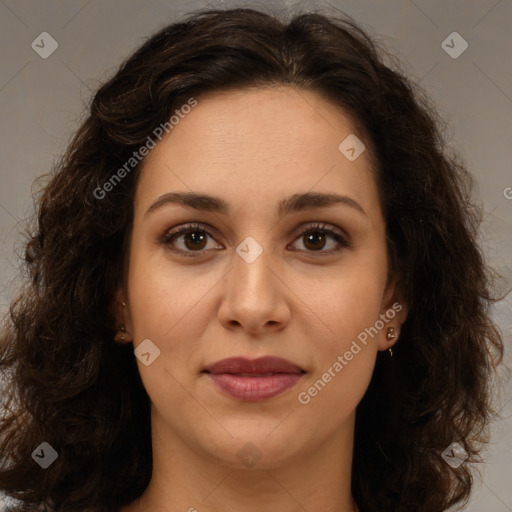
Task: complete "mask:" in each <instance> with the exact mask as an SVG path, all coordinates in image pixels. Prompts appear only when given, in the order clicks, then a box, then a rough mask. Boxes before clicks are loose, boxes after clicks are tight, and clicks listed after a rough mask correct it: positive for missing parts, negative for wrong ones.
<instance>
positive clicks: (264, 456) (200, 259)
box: [124, 87, 405, 469]
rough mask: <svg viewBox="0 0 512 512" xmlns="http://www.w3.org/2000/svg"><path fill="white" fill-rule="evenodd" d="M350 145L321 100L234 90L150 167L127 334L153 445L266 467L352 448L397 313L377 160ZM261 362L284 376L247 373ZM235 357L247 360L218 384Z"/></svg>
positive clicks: (139, 206)
mask: <svg viewBox="0 0 512 512" xmlns="http://www.w3.org/2000/svg"><path fill="white" fill-rule="evenodd" d="M351 134H354V128H353V127H352V126H351V124H350V123H349V121H348V120H347V118H346V117H344V115H343V112H342V111H340V110H339V109H338V108H337V107H335V106H334V105H332V104H331V103H329V102H327V101H325V100H324V99H322V98H321V97H320V96H318V95H316V94H315V93H312V92H308V91H303V90H295V89H292V88H289V87H279V88H273V89H271V88H268V89H259V90H252V91H238V92H229V93H224V94H216V95H210V96H208V97H206V98H204V99H199V100H198V103H197V106H195V107H194V108H192V109H191V111H190V113H188V114H187V115H186V116H183V118H182V119H180V121H179V124H177V125H176V126H174V128H173V129H172V131H171V132H170V133H169V135H167V137H166V138H164V139H163V140H162V142H160V143H159V144H158V145H157V146H156V148H155V149H153V150H152V151H151V152H150V154H149V155H148V156H147V157H146V159H145V161H144V165H143V169H142V171H141V175H140V179H139V182H138V186H137V191H136V195H135V200H134V224H133V232H132V237H131V246H130V253H129V270H128V285H127V296H126V301H127V303H128V307H127V308H126V309H125V313H124V322H125V324H126V326H127V332H128V338H129V339H128V341H131V340H133V343H134V348H136V349H137V347H139V346H140V348H139V349H138V350H137V354H138V360H137V364H138V368H139V371H140V375H141V378H142V381H143V383H144V386H145V388H146V390H147V393H148V395H149V397H150V399H151V402H152V427H153V436H158V439H160V442H161V443H163V442H164V441H162V440H163V439H165V440H166V441H165V442H167V443H168V446H177V445H180V446H186V447H187V449H188V450H190V452H193V453H195V454H196V455H197V454H199V455H201V456H203V457H207V458H210V457H211V458H214V459H216V460H221V461H223V462H224V463H227V464H229V465H231V466H233V467H244V465H245V466H246V467H247V466H248V465H249V463H248V460H253V461H256V462H257V464H258V467H260V468H267V469H268V468H272V467H276V466H277V465H279V464H288V463H290V464H292V463H295V462H296V461H299V460H300V459H301V457H304V456H307V455H311V454H312V453H315V452H318V450H319V449H320V447H332V446H333V443H340V442H342V440H343V439H346V436H347V433H349V432H351V429H352V428H353V420H354V417H355V408H356V406H357V404H358V403H359V401H360V400H361V398H362V397H363V395H364V393H365V391H366V389H367V387H368V384H369V381H370V378H371V375H372V372H373V368H374V363H375V359H376V354H377V350H384V349H387V348H388V347H389V346H391V344H392V342H389V341H387V339H386V329H387V327H389V326H394V327H395V329H396V330H398V328H399V326H400V324H401V323H402V322H403V315H404V312H405V308H404V309H403V310H402V313H398V308H397V307H396V300H397V297H396V296H394V295H393V291H394V290H393V287H392V286H390V287H388V288H386V278H387V271H388V261H387V253H386V241H385V222H384V219H383V216H382V212H381V208H380V204H379V198H378V193H377V188H376V184H375V182H374V179H373V177H372V174H371V172H370V167H369V160H368V155H367V152H366V151H364V150H363V151H362V153H361V154H360V155H359V156H358V157H357V158H355V159H354V157H355V156H357V152H358V151H359V150H360V149H361V146H357V145H356V146H354V139H352V138H349V139H348V140H347V141H346V142H345V143H344V144H343V145H342V146H341V149H340V148H339V146H340V143H342V141H344V139H345V138H346V137H348V136H350V135H351ZM359 138H361V137H359ZM351 147H353V148H355V151H351V150H350V148H351ZM349 157H350V158H349ZM170 194H187V196H185V199H186V200H180V201H172V199H173V196H171V195H170ZM195 195H198V196H200V197H198V198H194V196H195ZM302 195H305V197H304V198H303V200H298V199H299V196H302ZM317 195H322V196H323V195H336V196H340V200H339V201H335V202H328V201H326V200H325V198H323V199H322V197H320V196H317ZM174 197H175V198H176V196H174ZM182 197H183V196H182ZM188 224H192V225H197V226H196V227H192V228H190V230H189V231H188V232H185V233H178V234H175V232H176V230H177V228H180V227H183V226H186V225H188ZM321 228H326V229H328V230H332V232H323V231H322V230H321ZM201 230H203V231H201ZM173 234H175V236H173ZM393 303H395V308H393V307H392V305H393ZM386 313H387V314H388V316H387V317H385V316H384V315H386ZM390 317H391V318H390ZM384 319H386V321H385V322H384ZM381 325H385V327H383V328H381ZM376 326H377V327H376ZM372 329H373V330H372ZM376 331H378V332H377V334H375V332H376ZM369 333H371V335H370V334H369ZM144 340H150V341H144ZM141 343H143V344H142V345H141ZM358 349H359V350H358ZM158 351H159V352H158ZM267 356H272V357H278V358H282V359H284V360H286V361H288V362H289V363H290V365H289V366H286V365H283V364H282V361H281V362H277V363H276V362H275V361H274V362H272V361H270V362H267V364H264V363H262V364H261V365H259V366H258V365H252V364H251V361H252V360H254V359H258V358H261V357H267ZM227 358H245V359H247V360H249V362H246V364H245V365H241V366H237V365H236V364H233V363H231V364H230V363H227V364H226V365H220V366H218V367H217V368H216V369H214V368H212V365H213V364H214V363H216V362H219V361H221V360H224V359H227ZM207 368H210V371H211V373H207V372H206V369H207ZM315 383H316V384H315ZM249 443H250V444H249ZM240 450H242V451H240Z"/></svg>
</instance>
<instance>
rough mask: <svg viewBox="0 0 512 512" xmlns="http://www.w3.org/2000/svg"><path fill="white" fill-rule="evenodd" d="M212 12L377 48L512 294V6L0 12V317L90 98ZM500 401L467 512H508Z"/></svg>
mask: <svg viewBox="0 0 512 512" xmlns="http://www.w3.org/2000/svg"><path fill="white" fill-rule="evenodd" d="M208 6H210V7H218V8H223V7H238V6H247V7H254V8H263V9H266V8H269V7H272V8H274V9H278V10H279V9H287V10H288V11H289V12H292V13H293V12H297V11H300V10H302V9H307V8H308V7H311V8H315V7H321V8H323V9H324V10H325V11H326V12H334V13H335V10H336V8H337V9H341V10H342V11H344V12H346V13H348V14H349V15H351V16H353V17H354V18H355V19H356V21H358V22H359V23H360V24H361V25H362V26H363V28H365V29H366V30H368V31H369V32H370V33H371V34H373V35H376V36H378V38H379V39H380V40H381V41H383V43H384V44H385V46H387V48H389V49H390V50H391V51H392V52H393V53H394V54H396V55H397V56H398V57H399V58H400V59H401V60H402V61H403V62H404V64H405V66H406V69H407V70H408V72H409V73H410V75H412V77H413V78H415V79H416V80H418V81H420V83H421V85H422V86H423V87H425V88H426V90H427V91H428V92H429V94H430V96H431V97H432V98H433V100H434V101H435V102H436V104H437V105H438V108H439V110H440V112H441V113H442V114H443V116H444V118H445V119H446V120H447V121H448V123H449V133H448V138H449V139H450V143H451V145H452V146H453V147H455V149H457V150H459V151H460V152H462V154H463V155H464V158H465V161H466V163H467V165H468V167H469V169H470V170H471V171H472V172H473V174H474V175H475V177H476V178H477V184H478V187H479V194H480V197H481V199H482V201H483V205H484V208H485V222H484V225H483V228H482V235H481V239H482V244H483V246H484V249H485V251H486V254H487V257H488V259H489V262H490V263H491V264H492V266H493V267H494V268H495V269H496V270H498V271H499V272H500V273H501V275H502V276H503V278H502V280H501V284H500V287H501V290H502V291H503V293H507V291H509V290H510V289H511V283H512V256H511V255H512V228H511V226H512V189H511V188H508V187H512V172H511V167H510V163H509V162H510V157H511V143H512V139H511V133H512V130H511V128H510V120H511V114H512V64H511V62H512V60H511V58H510V51H511V50H512V1H511V0H480V1H462V0H459V1H450V2H446V1H441V0H439V1H422V0H415V1H409V0H387V1H378V0H364V1H361V0H360V1H355V0H354V1H336V0H331V2H330V4H327V3H326V2H314V1H311V2H294V1H275V2H240V1H228V0H226V1H221V0H218V1H214V2H205V1H187V2H184V1H182V2H178V1H176V0H174V1H163V0H152V1H143V0H125V1H120V0H109V1H100V0H68V1H65V2H64V1H57V0H47V1H44V2H41V1H39V2H36V1H35V0H34V1H29V0H0V34H1V35H0V37H1V44H0V55H1V66H0V109H1V112H2V117H1V122H0V140H1V144H2V159H1V169H0V180H1V188H0V313H3V312H5V311H6V309H7V306H8V303H9V300H10V298H11V297H12V295H13V291H14V290H15V288H16V284H17V278H16V276H17V268H18V257H17V251H18V252H19V250H20V246H19V245H18V244H19V243H20V241H22V238H21V235H20V233H21V232H22V229H23V225H22V223H21V221H22V220H23V218H25V217H26V216H27V215H29V214H31V213H32V198H31V190H32V183H33V180H34V179H35V178H36V177H38V176H40V175H41V174H43V173H46V172H48V171H49V170H50V169H51V166H52V164H53V163H54V162H55V160H56V158H57V157H58V156H59V155H60V154H61V153H62V151H63V150H64V148H65V146H66V144H67V142H68V141H69V138H70V136H71V134H72V132H73V131H74V130H75V129H76V128H77V126H78V123H79V121H80V119H81V118H82V116H83V114H84V103H86V102H87V101H88V99H89V97H90V94H91V92H93V91H94V90H95V89H96V88H97V87H98V85H99V84H100V83H101V82H102V81H103V80H104V79H106V78H107V77H109V76H110V75H111V74H112V73H113V72H114V70H115V69H116V67H117V65H118V64H119V63H120V61H121V59H123V58H125V57H126V56H128V55H129V54H130V53H131V52H132V50H134V49H135V48H136V47H137V46H139V45H140V44H141V43H142V42H143V41H144V39H145V38H146V37H148V36H149V35H151V34H152V33H153V32H154V31H156V30H157V29H158V28H160V27H161V26H163V25H164V24H167V23H170V22H172V21H175V20H177V19H179V18H180V17H181V16H182V15H183V14H185V13H188V12H189V11H191V10H194V9H198V8H203V7H208ZM454 31H456V32H458V33H459V34H460V35H461V36H462V37H463V38H464V39H465V40H466V41H467V43H468V45H469V46H468V49H467V50H466V51H465V52H464V53H462V54H461V55H460V56H459V57H458V58H455V59H454V58H452V57H450V56H449V55H448V54H447V53H446V52H445V50H444V49H443V48H442V46H441V43H442V42H443V41H444V40H445V39H446V38H447V36H448V35H449V34H451V33H452V32H454ZM42 32H48V33H50V34H51V36H52V37H53V38H54V39H55V40H56V41H57V42H58V45H59V46H58V49H57V50H56V51H55V52H54V53H53V54H52V55H51V56H49V57H48V58H47V59H43V58H41V57H40V56H39V55H38V54H37V53H36V52H35V51H34V50H33V49H32V47H31V43H32V41H34V40H35V39H36V38H37V37H38V36H39V34H41V33H42ZM449 44H451V43H449ZM454 44H455V43H454ZM457 44H458V43H457ZM507 196H508V197H507ZM461 277H463V276H461ZM495 315H496V318H497V321H498V323H499V325H500V326H501V329H502V331H503V332H504V335H505V343H506V353H505V362H506V366H504V367H503V368H502V369H501V373H500V375H503V376H506V375H508V374H509V373H508V372H510V368H512V364H511V357H510V354H509V349H510V346H511V331H512V325H511V321H512V320H511V319H512V293H508V295H507V297H506V298H505V300H503V301H502V302H501V303H500V304H499V305H498V306H496V308H495ZM496 390H497V392H496V403H497V408H498V410H500V411H501V414H502V415H503V416H504V419H503V420H501V421H496V422H494V423H493V424H492V427H491V429H492V430H491V433H492V444H491V445H490V446H489V450H488V453H487V454H486V463H485V464H482V465H481V466H480V472H481V474H482V482H479V481H478V478H477V483H476V485H475V488H474V492H473V495H472V499H471V502H470V505H469V506H468V507H466V508H465V509H464V510H467V511H471V512H481V511H485V512H506V511H512V486H511V485H510V483H511V476H510V475H511V471H512V462H511V460H510V458H511V457H510V455H511V453H512V420H511V415H512V400H511V397H512V394H511V391H512V386H511V383H510V382H509V383H508V385H507V384H502V385H501V386H496ZM0 506H1V503H0Z"/></svg>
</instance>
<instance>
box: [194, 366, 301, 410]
mask: <svg viewBox="0 0 512 512" xmlns="http://www.w3.org/2000/svg"><path fill="white" fill-rule="evenodd" d="M203 373H206V375H208V377H209V378H210V379H211V380H212V382H213V383H214V384H215V386H216V387H217V388H218V389H219V390H220V391H222V392H223V393H224V394H226V395H228V396H231V397H233V398H236V399H239V400H242V401H245V402H260V401H263V400H268V399H269V398H272V397H274V396H277V395H280V394H282V393H284V392H285V391H287V390H288V389H290V388H292V387H293V386H295V385H296V384H297V382H298V381H299V380H300V379H301V378H302V376H303V375H304V373H306V372H305V371H304V370H303V369H302V368H300V367H299V366H297V365H296V364H294V363H292V362H290V361H287V360H286V359H282V358H280V357H272V356H266V357H260V358H258V359H252V360H251V359H247V358H244V357H232V358H229V359H223V360H221V361H218V362H216V363H214V364H212V365H210V366H208V367H206V368H205V370H203Z"/></svg>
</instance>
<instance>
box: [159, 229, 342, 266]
mask: <svg viewBox="0 0 512 512" xmlns="http://www.w3.org/2000/svg"><path fill="white" fill-rule="evenodd" d="M186 233H201V234H204V235H207V236H209V237H211V238H213V236H212V235H211V234H210V233H209V232H208V231H206V230H205V229H204V228H203V226H202V225H200V224H184V225H183V226H180V227H179V228H177V229H175V230H174V231H167V232H165V233H164V235H163V236H162V237H161V239H160V243H161V244H163V245H166V246H168V247H169V249H170V250H171V251H173V252H177V253H179V254H183V255H184V256H186V257H190V258H196V257H198V256H202V255H203V254H204V252H205V251H206V250H208V249H206V250H205V249H203V250H201V251H183V250H182V249H175V248H172V247H171V246H170V242H171V241H172V240H173V239H174V238H177V237H178V235H183V234H186ZM313 233H323V234H328V235H330V236H331V237H332V238H334V240H336V242H338V243H339V244H340V246H341V247H340V246H339V247H337V248H336V249H329V250H328V251H322V250H320V251H305V252H308V253H321V254H323V255H331V254H334V253H336V252H339V251H341V250H343V249H348V248H349V247H350V243H349V242H348V241H347V239H346V238H345V237H344V236H342V235H341V234H340V233H338V232H337V231H335V230H334V229H332V228H328V227H325V224H320V223H317V224H314V225H312V226H308V227H307V229H305V230H303V231H302V232H301V233H299V234H298V235H297V237H296V239H295V240H297V239H298V238H300V237H303V236H305V235H308V234H313ZM295 240H294V241H295Z"/></svg>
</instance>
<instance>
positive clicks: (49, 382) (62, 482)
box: [0, 8, 503, 512]
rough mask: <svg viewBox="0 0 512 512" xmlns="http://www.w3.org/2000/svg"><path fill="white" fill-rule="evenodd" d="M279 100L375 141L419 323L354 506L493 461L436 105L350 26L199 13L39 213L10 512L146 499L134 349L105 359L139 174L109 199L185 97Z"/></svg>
mask: <svg viewBox="0 0 512 512" xmlns="http://www.w3.org/2000/svg"><path fill="white" fill-rule="evenodd" d="M386 59H388V60H389V64H388V65H386V64H385V63H384V62H385V60H386ZM279 85H289V86H291V87H294V88H296V89H297V90H299V91H300V90H309V91H314V92H316V93H318V94H319V95H321V96H322V97H323V98H326V99H327V100H328V101H330V102H331V103H332V104H333V105H336V106H338V107H340V108H341V109H343V111H344V112H346V113H347V115H348V116H349V117H350V119H351V120H352V122H353V123H355V126H356V127H357V128H358V130H359V131H360V133H361V134H363V136H364V137H365V141H366V143H367V147H368V148H369V150H370V154H371V155H372V156H373V161H374V165H373V167H374V169H373V170H374V172H375V177H376V182H377V185H378V187H379V193H380V199H381V205H382V210H383V213H384V216H385V219H386V226H387V240H388V251H389V255H390V271H392V272H400V273H401V275H402V276H403V290H404V299H405V302H406V303H407V306H408V310H409V314H408V318H407V320H406V322H405V323H404V325H403V327H402V330H401V334H400V339H399V340H398V342H397V343H396V345H395V347H394V349H395V350H394V356H393V358H389V357H388V354H386V353H384V352H382V353H379V357H378V358H377V361H376V366H375V369H374V373H373V376H372V380H371V382H370V385H369V388H368V390H367V392H366V394H365V396H364V397H363V399H362V401H361V402H360V404H359V405H358V407H357V415H356V429H355V442H354V459H353V468H352V493H353V496H354V498H355V500H356V502H357V504H358V506H359V508H360V510H361V512H391V511H393V512H405V511H407V512H410V511H412V510H414V511H415V512H441V511H444V510H446V509H447V508H448V507H450V506H452V505H454V504H457V503H459V502H461V501H463V500H464V501H467V500H468V497H469V495H470V490H471V486H472V473H471V469H470V465H468V464H462V465H460V466H459V467H457V468H453V467H451V466H450V465H448V464H447V463H446V462H445V460H444V459H443V458H442V457H441V452H442V451H443V450H444V449H445V448H446V447H447V446H448V445H450V444H451V443H452V442H458V443H459V444H460V445H461V446H462V447H463V448H464V449H465V451H466V452H467V454H468V462H478V461H481V457H480V456H479V453H480V451H481V450H482V444H483V443H486V442H488V428H487V427H488V425H489V422H490V420H491V416H493V415H496V412H495V411H494V409H493V407H492V393H491V390H492V386H491V381H492V376H493V374H494V373H495V371H496V369H497V365H498V364H499V363H501V361H502V357H503V341H502V334H501V332H500V330H499V329H498V327H497V326H496V325H495V324H494V323H493V321H492V319H491V316H490V307H491V305H492V304H493V303H494V302H496V300H497V298H496V297H495V296H494V294H493V287H492V283H493V281H492V273H491V270H490V268H489V267H488V266H487V265H486V264H485V261H484V257H483V253H482V251H481V249H480V248H479V246H478V244H477V228H478V226H479V224H480V222H481V207H479V206H477V205H476V204H475V202H474V199H472V195H473V181H472V178H471V176H470V174H469V173H468V171H467V170H466V166H465V164H464V163H463V160H462V158H461V157H460V155H458V154H457V153H455V152H454V151H453V150H452V149H450V148H449V147H448V143H447V142H446V140H445V137H444V134H443V129H442V128H444V126H443V121H442V119H441V118H440V116H439V115H438V114H437V113H436V110H435V107H434V106H433V105H432V104H431V100H430V99H429V98H428V96H427V94H426V93H425V92H424V90H423V89H422V88H420V86H419V85H417V84H415V83H413V82H412V80H411V79H410V78H408V77H407V74H406V73H405V72H403V71H402V70H401V65H400V63H399V62H397V59H396V58H395V57H393V56H392V55H390V54H389V53H388V52H387V51H386V50H385V49H384V48H383V45H381V44H380V43H379V42H378V41H376V39H375V38H374V37H370V36H369V35H368V34H367V33H366V32H365V31H364V30H363V29H362V28H361V26H360V25H358V24H357V23H356V22H355V21H354V20H353V19H352V18H350V17H349V16H344V17H340V16H328V15H324V14H321V13H320V12H318V11H316V12H309V13H299V14H295V15H294V16H293V18H292V19H291V20H287V21H284V20H283V19H281V18H280V17H279V16H278V15H270V14H267V13H263V12H259V11H257V10H253V9H245V8H243V9H242V8H239V9H231V10H208V11H201V12H194V13H191V14H189V16H188V17H187V18H186V19H184V20H181V21H180V22H177V23H173V24H170V25H168V26H166V27H165V28H164V29H162V30H160V31H159V32H158V33H156V34H155V35H153V36H152V37H151V38H149V39H148V40H147V41H146V42H145V43H144V44H143V45H142V46H141V47H140V48H139V49H138V50H136V51H135V53H134V54H133V55H132V56H131V57H129V58H128V59H127V60H126V61H125V62H124V63H123V64H122V66H121V67H120V69H119V70H118V71H117V73H116V74H115V75H114V76H113V77H112V78H111V79H110V80H108V81H107V82H106V83H105V84H104V85H103V86H101V88H100V89H99V90H98V91H97V93H96V94H95V95H94V97H93V98H92V102H91V105H90V112H89V114H88V117H87V118H86V119H85V121H84V122H83V124H82V125H81V127H80V128H79V130H78V132H77V133H76V135H75V136H74V138H73V140H72V141H71V143H70V145H69V148H68V150H67V152H66V153H65V155H64V156H63V157H62V158H61V160H60V161H59V162H58V163H57V165H56V166H55V169H54V172H53V173H52V175H51V176H50V178H49V180H48V183H46V184H45V186H44V187H42V189H41V191H40V193H39V194H38V195H37V198H36V201H37V215H36V216H35V218H34V224H33V226H32V227H31V228H30V236H29V240H28V242H27V245H26V250H25V252H24V255H25V258H24V259H25V261H24V265H25V267H24V268H25V269H26V271H27V275H28V279H27V282H26V284H25V285H24V287H23V289H22V290H21V292H20V293H19V295H18V296H17V298H16V299H15V300H14V301H13V303H12V304H11V308H10V314H9V315H8V316H7V318H6V322H5V327H4V329H3V333H2V337H1V355H0V370H2V373H3V374H4V378H6V379H7V380H6V382H7V388H6V392H5V394H4V395H5V396H4V402H5V403H4V414H3V417H1V418H0V453H1V458H2V460H1V469H0V489H1V490H3V491H4V492H5V494H7V495H8V496H10V497H12V498H14V499H15V500H18V501H19V502H20V503H19V505H18V508H15V509H14V510H25V509H24V508H23V507H24V506H25V507H26V506H28V507H29V508H30V507H32V508H30V510H33V509H34V507H36V506H40V505H42V504H45V503H47V504H51V505H52V507H53V508H54V509H55V510H57V511H63V510H75V511H83V510H86V509H89V508H90V507H95V508H96V509H97V510H117V509H118V508H119V507H121V506H125V505H127V504H129V503H131V502H132V501H133V500H135V499H136V498H137V497H138V496H140V495H141V494H142V493H143V491H144V490H145V488H146V487H147V485H148V483H149V481H150V478H151V473H152V454H151V435H150V416H149V410H150V409H149V397H148V395H147V393H146V391H145V389H144V387H143V385H142V382H141V379H140V377H139V373H138V370H137V365H136V363H135V357H134V355H133V346H131V345H130V344H125V345H121V344H117V343H115V342H114V341H113V337H114V334H115V332H116V326H115V323H114V314H113V301H114V291H115V290H116V289H117V288H118V287H119V286H120V285H122V283H123V282H124V279H125V274H124V273H125V271H126V262H125V261H124V257H125V254H126V250H127V243H128V242H127V240H128V237H129V234H130V231H131V223H132V216H133V197H134V193H135V188H136V186H137V179H138V171H139V168H140V165H138V166H136V167H135V168H134V169H133V171H132V172H128V173H126V176H124V177H123V179H122V180H120V181H119V183H116V186H115V187H113V190H111V191H110V192H109V193H108V194H102V196H103V197H102V198H101V199H99V198H98V197H97V196H98V192H97V191H98V190H99V189H101V188H102V187H104V184H105V183H106V182H107V181H108V180H109V179H111V178H112V176H113V174H114V173H115V172H116V170H117V169H119V168H120V167H121V166H122V165H123V163H125V162H126V161H127V160H128V159H129V158H130V157H131V156H132V155H133V152H134V151H136V150H137V149H139V148H140V147H141V145H142V144H144V143H145V141H146V140H147V138H148V136H149V135H151V133H152V132H153V131H154V130H155V128H156V127H158V126H160V125H161V124H162V123H165V122H167V121H168V120H169V118H170V116H171V115H172V113H173V111H174V110H175V109H176V108H178V107H180V105H183V104H184V103H185V101H186V99H188V98H191V97H194V98H197V99H198V100H199V101H200V98H201V97H203V96H204V95H205V94H207V93H208V94H209V93H212V92H216V91H226V90H243V89H248V88H258V87H269V86H279ZM95 191H96V193H95ZM130 347H131V348H130ZM43 441H46V442H48V443H49V444H50V445H51V446H53V447H55V449H56V451H57V452H58V458H57V460H56V461H55V462H54V463H53V465H52V466H51V469H48V470H43V469H41V468H40V467H39V466H38V465H37V464H35V463H34V460H32V456H31V454H32V453H33V451H34V450H35V448H36V447H38V446H39V445H40V444H41V442H43Z"/></svg>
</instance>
